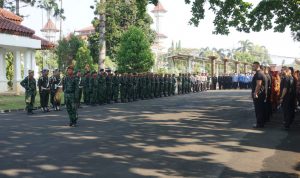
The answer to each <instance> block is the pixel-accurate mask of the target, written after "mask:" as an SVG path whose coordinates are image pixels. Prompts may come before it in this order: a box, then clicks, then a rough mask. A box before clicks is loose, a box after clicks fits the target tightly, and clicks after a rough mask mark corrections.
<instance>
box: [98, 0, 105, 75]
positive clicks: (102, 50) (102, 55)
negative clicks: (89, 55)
mask: <svg viewBox="0 0 300 178" xmlns="http://www.w3.org/2000/svg"><path fill="white" fill-rule="evenodd" d="M105 2H106V0H100V5H101V6H103V7H105ZM99 15H100V24H99V25H100V28H99V45H100V48H99V62H98V64H99V69H104V67H105V66H104V61H105V57H106V41H105V21H106V15H105V8H103V9H100V14H99Z"/></svg>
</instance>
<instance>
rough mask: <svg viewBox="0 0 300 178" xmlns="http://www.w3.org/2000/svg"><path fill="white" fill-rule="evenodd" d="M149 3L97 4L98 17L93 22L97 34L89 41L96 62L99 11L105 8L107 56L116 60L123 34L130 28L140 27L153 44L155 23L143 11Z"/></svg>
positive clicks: (112, 1) (118, 1)
mask: <svg viewBox="0 0 300 178" xmlns="http://www.w3.org/2000/svg"><path fill="white" fill-rule="evenodd" d="M145 2H147V1H143V0H141V1H140V0H109V1H106V3H105V4H102V5H101V4H99V2H96V8H95V9H96V10H95V15H96V16H97V17H95V18H94V20H93V22H92V23H93V25H94V27H95V29H96V30H95V31H96V33H94V34H92V35H91V36H90V37H89V39H88V41H89V48H90V50H91V55H92V57H93V60H94V62H95V61H97V62H98V60H99V48H100V45H99V38H100V35H99V30H100V29H99V28H100V25H99V24H100V21H99V19H98V16H99V11H101V10H102V11H103V8H105V14H106V23H105V28H106V33H105V41H106V55H107V56H108V57H109V58H110V59H112V60H114V59H115V57H116V50H117V47H118V45H119V43H120V39H121V37H122V34H123V33H124V32H125V31H126V30H127V29H128V27H129V26H132V25H133V26H138V27H140V28H141V29H142V30H143V31H144V32H145V34H147V40H148V41H149V42H150V43H152V42H153V41H154V39H155V32H154V31H153V30H152V29H151V27H150V25H151V24H152V23H153V20H152V18H151V17H150V15H149V14H148V13H147V12H146V11H144V10H142V9H141V8H142V4H144V3H145Z"/></svg>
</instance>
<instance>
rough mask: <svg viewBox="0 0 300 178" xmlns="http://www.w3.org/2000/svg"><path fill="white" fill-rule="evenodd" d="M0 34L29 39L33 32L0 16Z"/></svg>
mask: <svg viewBox="0 0 300 178" xmlns="http://www.w3.org/2000/svg"><path fill="white" fill-rule="evenodd" d="M0 33H8V34H13V35H18V36H29V37H31V36H32V35H33V34H34V30H32V29H30V28H27V27H25V26H23V25H19V24H16V23H14V22H12V21H10V20H7V19H6V18H4V17H2V16H0Z"/></svg>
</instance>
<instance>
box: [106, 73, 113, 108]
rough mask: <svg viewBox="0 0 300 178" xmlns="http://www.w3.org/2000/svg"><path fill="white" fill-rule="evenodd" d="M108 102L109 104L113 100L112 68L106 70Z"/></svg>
mask: <svg viewBox="0 0 300 178" xmlns="http://www.w3.org/2000/svg"><path fill="white" fill-rule="evenodd" d="M106 72H107V76H106V102H107V104H111V100H112V73H111V70H110V69H107V70H106Z"/></svg>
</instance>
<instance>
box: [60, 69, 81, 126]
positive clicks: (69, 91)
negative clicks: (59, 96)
mask: <svg viewBox="0 0 300 178" xmlns="http://www.w3.org/2000/svg"><path fill="white" fill-rule="evenodd" d="M73 70H74V68H73V67H72V66H69V67H68V68H67V76H65V78H64V80H63V91H64V93H65V95H64V96H65V104H66V107H67V111H68V114H69V119H70V124H69V126H70V127H72V126H74V127H76V124H77V120H78V114H77V108H76V103H75V93H76V92H77V91H76V90H77V89H78V87H77V86H76V79H75V76H74V75H73Z"/></svg>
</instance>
